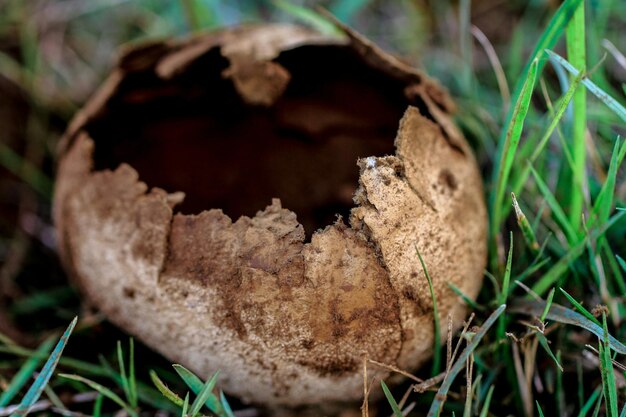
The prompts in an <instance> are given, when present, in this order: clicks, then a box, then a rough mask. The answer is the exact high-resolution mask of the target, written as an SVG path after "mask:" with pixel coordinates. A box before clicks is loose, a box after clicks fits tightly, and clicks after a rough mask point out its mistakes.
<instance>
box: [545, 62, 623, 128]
mask: <svg viewBox="0 0 626 417" xmlns="http://www.w3.org/2000/svg"><path fill="white" fill-rule="evenodd" d="M546 52H547V53H548V54H549V55H550V57H551V58H553V59H554V60H556V61H557V62H558V63H559V64H561V65H562V66H563V68H565V69H566V70H567V71H568V72H569V73H570V74H572V75H574V76H578V73H579V71H578V70H577V69H576V68H575V67H574V66H573V65H572V64H571V63H569V62H568V61H567V60H566V59H565V58H563V57H562V56H560V55H559V54H557V53H556V52H552V51H550V50H546ZM582 83H583V85H584V86H585V87H587V89H588V90H589V92H590V93H591V94H593V95H594V96H596V97H598V98H599V99H600V100H601V101H602V102H603V103H604V104H606V105H607V107H609V108H610V109H611V110H612V111H613V112H614V113H615V114H616V115H617V116H618V117H619V118H620V119H622V121H623V122H626V108H624V106H622V105H621V104H620V103H619V102H618V101H617V100H615V99H614V98H613V97H611V96H610V95H609V94H607V93H606V92H605V91H604V90H602V89H601V88H600V87H598V86H597V85H596V84H595V83H594V82H593V81H591V80H590V79H589V78H583V79H582Z"/></svg>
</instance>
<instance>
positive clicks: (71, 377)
mask: <svg viewBox="0 0 626 417" xmlns="http://www.w3.org/2000/svg"><path fill="white" fill-rule="evenodd" d="M59 376H60V377H62V378H66V379H69V380H72V381H77V382H82V383H83V384H85V385H87V386H88V387H89V388H91V389H93V390H95V391H97V392H99V393H100V394H102V395H103V396H105V397H106V398H108V399H109V400H111V401H113V402H114V403H116V404H117V405H119V406H120V407H122V408H123V409H124V410H126V412H127V413H128V414H130V415H131V416H133V417H138V414H137V411H136V410H134V409H133V408H132V407H131V406H130V405H128V404H127V403H126V402H124V400H123V399H122V398H121V397H120V396H119V395H117V394H116V393H114V392H113V391H111V390H110V389H109V388H107V387H105V386H104V385H102V384H99V383H97V382H96V381H92V380H91V379H88V378H84V377H82V376H80V375H70V374H60V375H59Z"/></svg>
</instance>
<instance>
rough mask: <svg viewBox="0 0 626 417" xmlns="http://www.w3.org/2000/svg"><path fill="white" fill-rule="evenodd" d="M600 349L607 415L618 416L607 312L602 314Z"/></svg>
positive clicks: (610, 416)
mask: <svg viewBox="0 0 626 417" xmlns="http://www.w3.org/2000/svg"><path fill="white" fill-rule="evenodd" d="M598 351H599V353H600V371H601V373H602V386H603V390H604V400H605V401H606V403H607V404H606V409H607V415H608V416H609V417H618V415H619V413H618V408H617V383H616V382H615V373H614V372H613V361H612V360H611V359H612V358H611V344H610V343H609V331H608V328H607V325H606V314H602V338H601V341H600V344H599V349H598Z"/></svg>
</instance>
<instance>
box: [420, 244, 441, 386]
mask: <svg viewBox="0 0 626 417" xmlns="http://www.w3.org/2000/svg"><path fill="white" fill-rule="evenodd" d="M415 252H416V253H417V257H418V258H419V260H420V264H421V265H422V269H423V270H424V275H426V280H427V281H428V289H429V290H430V297H431V299H432V302H433V326H434V333H435V340H434V347H433V349H434V352H433V367H432V371H431V374H432V376H435V375H438V374H439V372H440V369H441V328H440V327H439V310H438V308H437V296H436V295H435V289H434V288H433V280H432V279H431V278H430V274H429V273H428V268H426V263H425V262H424V259H423V258H422V255H421V254H420V251H419V250H418V249H417V245H415Z"/></svg>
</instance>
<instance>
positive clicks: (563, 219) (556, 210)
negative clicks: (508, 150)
mask: <svg viewBox="0 0 626 417" xmlns="http://www.w3.org/2000/svg"><path fill="white" fill-rule="evenodd" d="M530 171H531V173H532V175H533V177H534V179H535V184H537V188H539V191H540V192H541V194H542V195H543V198H544V199H545V200H546V203H547V204H548V207H550V210H551V211H552V214H553V216H554V219H555V220H556V221H557V223H558V224H559V226H560V227H561V230H562V231H563V233H564V234H565V237H566V238H567V241H568V242H569V243H570V245H573V244H575V243H576V242H578V234H577V233H576V230H575V229H574V228H573V227H572V225H571V224H570V221H569V219H568V218H567V215H566V214H565V211H563V208H562V207H561V205H560V204H559V202H558V201H557V199H556V197H555V196H554V194H552V192H551V191H550V189H549V188H548V186H547V185H546V183H545V182H544V181H543V179H542V178H541V176H540V175H539V174H538V173H537V171H535V169H534V168H533V167H530Z"/></svg>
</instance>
